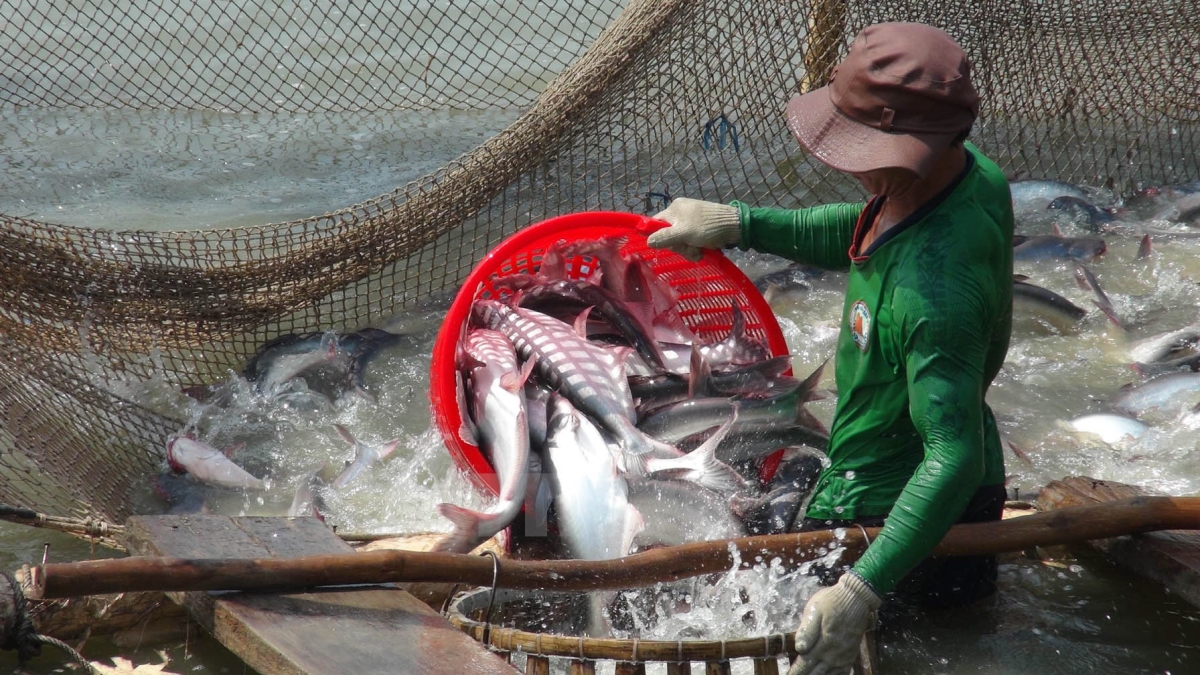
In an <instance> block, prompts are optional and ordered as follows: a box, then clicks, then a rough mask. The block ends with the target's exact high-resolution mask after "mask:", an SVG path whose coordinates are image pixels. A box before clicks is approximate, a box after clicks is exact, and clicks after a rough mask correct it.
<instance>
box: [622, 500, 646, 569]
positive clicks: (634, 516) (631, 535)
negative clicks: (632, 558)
mask: <svg viewBox="0 0 1200 675" xmlns="http://www.w3.org/2000/svg"><path fill="white" fill-rule="evenodd" d="M644 529H646V519H645V517H643V516H642V512H641V511H639V510H638V509H637V507H636V506H634V505H633V504H627V505H626V507H625V522H624V523H623V527H622V528H621V550H620V551H619V552H618V555H619V557H622V558H623V557H625V556H627V555H629V552H630V551H631V550H633V540H634V539H636V538H637V536H638V535H639V534H641V532H642V530H644Z"/></svg>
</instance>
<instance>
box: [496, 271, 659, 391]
mask: <svg viewBox="0 0 1200 675" xmlns="http://www.w3.org/2000/svg"><path fill="white" fill-rule="evenodd" d="M568 303H569V304H571V305H578V309H585V308H587V307H591V308H592V316H595V315H599V316H602V317H603V318H604V319H605V320H606V321H607V322H608V324H609V325H611V326H612V327H613V328H615V329H616V330H617V331H618V333H619V334H620V335H621V336H622V337H623V338H625V340H626V341H627V342H628V343H629V344H630V346H632V347H633V348H634V349H636V350H637V352H638V354H639V355H641V357H642V359H643V360H645V361H646V362H647V363H648V364H650V365H651V366H653V367H655V368H656V369H657V370H662V369H664V368H665V366H664V365H663V354H662V348H661V347H659V346H658V342H656V341H655V340H654V338H653V336H652V335H651V333H650V328H649V325H648V322H646V321H645V320H644V319H642V318H639V316H638V310H636V309H634V308H632V307H630V306H628V305H626V304H625V302H624V301H623V300H622V299H621V298H619V297H617V296H616V295H615V294H614V293H612V292H611V291H609V290H607V289H605V288H601V287H600V286H596V285H594V284H591V283H588V282H586V281H575V280H571V279H561V280H559V281H553V282H550V283H546V284H542V285H539V286H533V287H531V288H528V289H525V290H524V291H522V292H521V294H520V296H519V299H518V300H517V303H516V304H517V305H519V306H521V307H525V308H528V309H532V310H534V311H540V312H543V313H546V314H554V315H555V316H557V313H555V312H551V311H548V308H552V307H555V306H561V305H563V304H568Z"/></svg>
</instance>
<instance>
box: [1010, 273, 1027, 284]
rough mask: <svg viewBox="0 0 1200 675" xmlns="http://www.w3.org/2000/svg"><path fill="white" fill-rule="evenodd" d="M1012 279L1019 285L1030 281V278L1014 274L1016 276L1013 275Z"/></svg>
mask: <svg viewBox="0 0 1200 675" xmlns="http://www.w3.org/2000/svg"><path fill="white" fill-rule="evenodd" d="M1012 277H1013V281H1015V282H1018V283H1024V282H1026V281H1029V277H1028V276H1026V275H1024V274H1014V275H1012Z"/></svg>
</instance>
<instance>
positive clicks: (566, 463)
mask: <svg viewBox="0 0 1200 675" xmlns="http://www.w3.org/2000/svg"><path fill="white" fill-rule="evenodd" d="M548 428H549V435H548V436H547V439H546V457H547V460H548V461H549V464H550V469H551V472H552V475H553V476H554V505H555V513H556V515H557V517H558V527H559V532H560V533H561V534H562V537H563V540H564V542H565V543H566V545H567V550H568V551H569V553H570V555H571V556H573V557H575V558H580V559H583V560H608V559H611V558H619V557H621V556H624V555H626V554H628V553H629V551H630V549H631V548H632V546H633V540H634V537H636V536H637V534H638V533H639V532H641V530H642V528H643V527H644V525H645V523H644V520H643V518H642V514H641V513H640V512H639V511H638V510H637V508H635V507H634V506H633V505H632V504H630V503H629V486H628V483H626V481H625V478H623V477H622V476H621V473H620V471H618V469H617V464H616V460H615V459H614V456H613V452H612V451H611V450H610V449H609V447H608V443H607V442H606V441H605V439H604V436H603V435H602V434H601V433H600V430H599V429H598V428H597V427H596V426H595V425H594V424H592V423H591V421H589V420H588V419H587V417H586V416H584V415H583V414H581V413H580V412H579V411H578V410H576V409H575V407H574V406H572V405H571V403H570V401H568V400H567V399H566V397H563V396H559V395H555V396H553V397H552V398H551V402H550V422H549V427H548Z"/></svg>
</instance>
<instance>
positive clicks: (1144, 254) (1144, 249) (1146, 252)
mask: <svg viewBox="0 0 1200 675" xmlns="http://www.w3.org/2000/svg"><path fill="white" fill-rule="evenodd" d="M1149 257H1150V235H1148V234H1144V235H1142V243H1140V244H1138V250H1137V255H1135V256H1134V257H1133V259H1134V260H1145V259H1146V258H1149Z"/></svg>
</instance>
